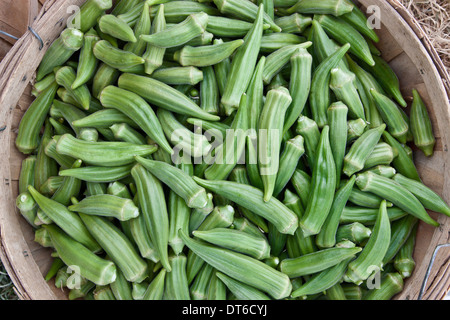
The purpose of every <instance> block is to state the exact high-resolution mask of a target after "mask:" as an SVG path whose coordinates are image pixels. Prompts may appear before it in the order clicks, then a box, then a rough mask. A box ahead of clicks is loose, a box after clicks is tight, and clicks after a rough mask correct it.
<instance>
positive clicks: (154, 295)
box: [142, 269, 167, 300]
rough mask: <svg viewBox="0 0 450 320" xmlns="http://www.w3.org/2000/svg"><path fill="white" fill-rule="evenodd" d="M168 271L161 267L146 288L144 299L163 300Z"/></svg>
mask: <svg viewBox="0 0 450 320" xmlns="http://www.w3.org/2000/svg"><path fill="white" fill-rule="evenodd" d="M166 275H167V271H166V269H161V270H160V271H159V272H158V274H157V275H156V276H155V277H154V278H153V279H152V282H150V284H149V285H148V287H147V290H145V293H144V296H143V297H142V300H161V299H162V297H163V295H164V287H165V280H166Z"/></svg>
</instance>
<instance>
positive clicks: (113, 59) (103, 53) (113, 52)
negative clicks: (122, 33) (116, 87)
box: [94, 40, 145, 70]
mask: <svg viewBox="0 0 450 320" xmlns="http://www.w3.org/2000/svg"><path fill="white" fill-rule="evenodd" d="M94 55H95V57H96V58H97V59H98V60H100V61H102V62H104V63H106V64H107V65H109V66H110V67H112V68H114V69H119V70H127V69H128V68H133V67H136V66H139V65H142V64H144V63H145V60H144V59H143V58H142V57H140V56H138V55H136V54H134V53H132V52H129V51H125V50H122V49H119V48H116V47H114V46H113V45H111V44H110V43H109V42H108V41H107V40H100V41H98V42H97V43H96V44H95V46H94Z"/></svg>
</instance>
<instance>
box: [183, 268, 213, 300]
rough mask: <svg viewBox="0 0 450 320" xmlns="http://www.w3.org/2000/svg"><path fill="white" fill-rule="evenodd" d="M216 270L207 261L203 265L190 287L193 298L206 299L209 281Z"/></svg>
mask: <svg viewBox="0 0 450 320" xmlns="http://www.w3.org/2000/svg"><path fill="white" fill-rule="evenodd" d="M214 272H215V270H214V268H213V267H212V266H211V265H209V264H207V263H205V264H204V265H203V266H202V268H201V270H200V271H199V273H198V275H197V276H196V277H195V279H194V281H193V282H192V284H191V286H190V288H189V292H190V295H191V297H192V300H206V296H207V294H208V293H207V291H208V286H209V282H210V279H211V277H212V275H213V273H214Z"/></svg>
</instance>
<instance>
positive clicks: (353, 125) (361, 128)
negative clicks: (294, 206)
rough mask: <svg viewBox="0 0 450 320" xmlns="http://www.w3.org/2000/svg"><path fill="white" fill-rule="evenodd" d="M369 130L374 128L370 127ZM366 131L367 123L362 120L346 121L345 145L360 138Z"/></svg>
mask: <svg viewBox="0 0 450 320" xmlns="http://www.w3.org/2000/svg"><path fill="white" fill-rule="evenodd" d="M381 124H382V123H381ZM381 124H380V125H381ZM370 128H375V127H374V126H371V127H370ZM366 129H367V122H366V121H364V120H363V119H353V120H348V121H347V144H348V143H350V142H353V141H354V140H356V139H357V138H359V137H361V135H362V134H363V133H364V132H365V131H366Z"/></svg>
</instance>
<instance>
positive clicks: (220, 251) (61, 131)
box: [16, 0, 450, 300]
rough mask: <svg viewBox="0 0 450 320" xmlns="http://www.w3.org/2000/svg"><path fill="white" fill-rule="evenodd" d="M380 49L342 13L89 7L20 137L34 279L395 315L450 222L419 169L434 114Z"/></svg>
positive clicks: (226, 6) (305, 6)
mask: <svg viewBox="0 0 450 320" xmlns="http://www.w3.org/2000/svg"><path fill="white" fill-rule="evenodd" d="M378 41H379V38H378V36H377V34H376V32H375V31H374V30H373V29H372V28H371V27H370V26H369V24H368V23H367V18H366V16H365V15H364V13H363V12H362V11H361V10H360V9H359V8H358V7H356V6H355V5H354V4H353V3H352V2H350V1H349V0H323V1H313V0H300V1H296V0H263V1H256V0H255V1H250V0H227V1H225V0H213V1H200V0H198V1H168V0H146V1H141V0H122V1H119V2H118V3H117V5H115V6H114V7H113V4H112V1H111V0H87V1H86V2H85V3H84V4H83V6H82V7H81V8H80V11H79V13H78V14H77V16H75V17H74V19H73V20H72V21H69V24H68V27H67V28H66V29H65V30H64V31H63V32H62V33H61V35H60V36H59V37H58V39H57V40H55V41H54V42H53V44H52V45H51V46H50V48H49V49H48V51H47V52H46V54H45V56H44V58H43V60H42V62H41V64H40V66H39V68H38V70H37V73H36V82H35V84H34V87H33V94H34V95H35V97H36V98H35V100H34V102H33V103H32V104H31V105H30V107H29V108H28V110H27V111H26V113H25V115H24V116H23V118H22V120H21V122H20V128H19V132H18V136H17V140H16V146H17V148H18V149H19V150H20V151H21V152H22V153H24V154H26V155H27V157H26V159H25V160H24V161H23V163H22V169H21V173H20V184H19V189H20V190H19V191H20V195H19V196H18V198H17V207H18V209H19V211H20V212H21V214H22V215H23V217H24V218H25V219H26V220H27V221H28V222H29V223H30V224H31V225H32V226H33V228H34V230H35V241H37V242H38V243H39V244H41V245H42V246H44V247H49V248H52V249H53V264H52V267H51V268H50V270H49V271H48V273H47V274H46V276H45V279H46V280H50V279H54V280H55V284H56V286H57V287H60V288H66V289H67V292H68V297H69V299H79V298H83V299H97V300H103V299H120V300H130V299H135V300H158V299H166V300H173V299H182V300H188V299H195V300H205V299H208V300H224V299H251V300H252V299H256V300H262V299H330V300H334V299H366V300H370V299H376V300H380V299H391V298H392V297H393V296H394V295H395V294H397V293H399V292H400V291H401V290H402V289H403V281H404V279H405V278H407V277H410V276H411V274H412V272H413V271H414V266H415V262H414V260H413V250H414V243H415V240H416V230H417V226H418V223H426V224H429V225H432V226H434V227H437V226H438V223H437V222H436V221H435V220H434V219H433V218H432V217H431V216H430V215H429V214H428V211H427V210H431V211H434V212H438V213H442V214H445V215H447V216H450V208H449V206H448V205H447V204H446V203H445V202H444V201H443V200H442V198H441V197H440V196H439V195H438V194H436V193H435V192H434V191H432V190H431V189H430V188H429V187H427V186H426V185H424V184H423V183H422V181H421V179H420V176H419V174H418V172H417V169H416V167H415V165H414V161H413V154H412V148H417V149H420V150H418V151H417V152H423V153H424V154H425V155H426V156H428V157H430V156H432V155H433V149H434V145H435V138H434V136H433V130H432V127H431V122H430V119H429V116H428V113H427V107H426V106H425V104H424V102H423V101H422V99H421V97H420V95H419V93H418V91H416V90H413V91H412V96H413V102H412V105H411V106H408V105H407V103H406V102H405V100H404V98H403V96H402V94H401V93H400V89H399V81H398V79H397V76H396V75H395V73H394V72H393V70H392V69H391V68H390V66H389V65H388V64H387V63H386V62H385V61H384V60H383V59H382V58H381V56H380V52H379V51H378V49H377V48H376V46H375V44H376V43H377V42H378ZM374 279H375V280H377V281H375V280H374ZM374 284H375V285H374Z"/></svg>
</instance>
